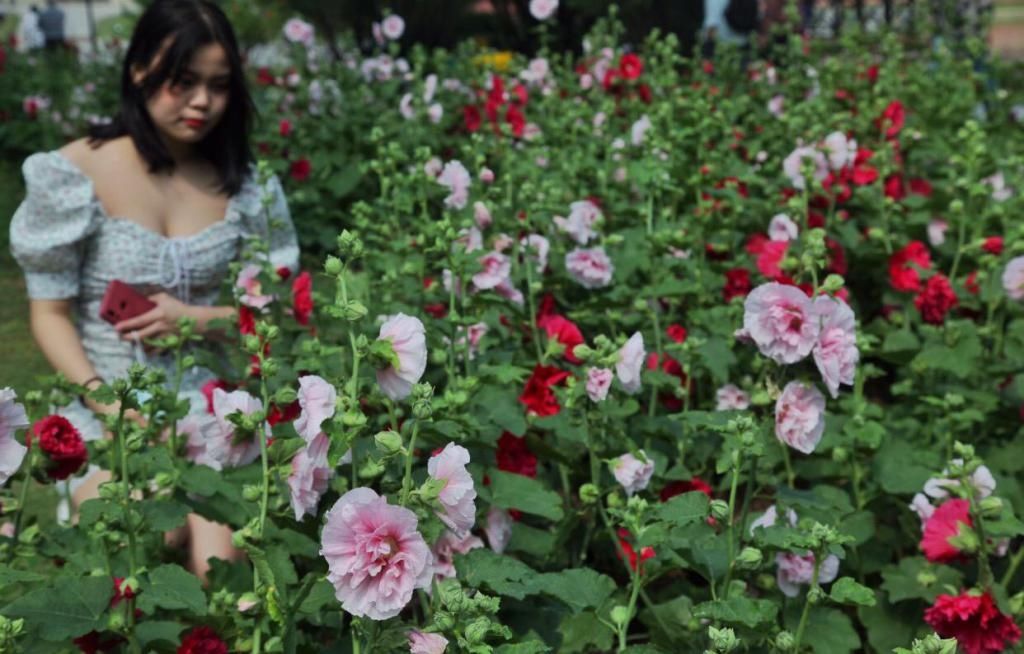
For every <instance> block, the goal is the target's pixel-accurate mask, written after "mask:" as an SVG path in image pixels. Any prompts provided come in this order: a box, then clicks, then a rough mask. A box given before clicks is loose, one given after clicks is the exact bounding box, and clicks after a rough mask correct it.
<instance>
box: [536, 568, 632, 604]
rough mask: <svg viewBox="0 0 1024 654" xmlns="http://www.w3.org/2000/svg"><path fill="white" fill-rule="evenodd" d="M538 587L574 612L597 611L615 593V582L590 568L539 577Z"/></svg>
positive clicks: (551, 573) (574, 569) (550, 573)
mask: <svg viewBox="0 0 1024 654" xmlns="http://www.w3.org/2000/svg"><path fill="white" fill-rule="evenodd" d="M536 587H537V588H538V590H541V591H543V592H545V593H547V594H548V595H553V596H555V597H557V598H558V599H560V600H562V601H563V602H565V603H566V604H568V605H569V608H571V609H572V610H573V612H576V613H578V612H580V611H582V610H584V609H596V608H598V607H600V606H601V605H602V604H603V603H604V601H605V600H607V599H608V598H609V597H611V594H612V593H614V592H615V588H616V586H615V581H613V580H612V578H611V577H608V576H606V575H603V574H601V573H599V572H597V571H596V570H592V569H590V568H572V569H570V570H564V571H562V572H549V573H546V574H542V575H539V577H538V578H537V581H536Z"/></svg>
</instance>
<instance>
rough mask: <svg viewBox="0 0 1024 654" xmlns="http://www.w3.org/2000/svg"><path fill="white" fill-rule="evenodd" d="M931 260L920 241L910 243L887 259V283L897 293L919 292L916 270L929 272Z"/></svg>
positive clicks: (919, 280) (919, 278)
mask: <svg viewBox="0 0 1024 654" xmlns="http://www.w3.org/2000/svg"><path fill="white" fill-rule="evenodd" d="M931 267H932V259H931V256H930V255H929V254H928V248H927V246H925V244H924V243H922V242H921V241H911V242H910V243H907V245H906V246H905V247H904V248H903V249H902V250H898V251H896V252H894V253H893V255H892V256H891V257H889V283H890V284H891V285H892V287H893V288H894V289H896V290H897V291H913V292H917V291H920V290H921V277H920V275H919V273H918V268H921V269H923V270H931Z"/></svg>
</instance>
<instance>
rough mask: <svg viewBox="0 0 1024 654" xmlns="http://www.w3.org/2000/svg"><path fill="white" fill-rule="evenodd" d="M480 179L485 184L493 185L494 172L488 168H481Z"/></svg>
mask: <svg viewBox="0 0 1024 654" xmlns="http://www.w3.org/2000/svg"><path fill="white" fill-rule="evenodd" d="M479 177H480V181H481V182H483V183H484V184H491V183H493V182H494V171H493V170H491V169H490V168H486V167H485V168H481V169H480V175H479Z"/></svg>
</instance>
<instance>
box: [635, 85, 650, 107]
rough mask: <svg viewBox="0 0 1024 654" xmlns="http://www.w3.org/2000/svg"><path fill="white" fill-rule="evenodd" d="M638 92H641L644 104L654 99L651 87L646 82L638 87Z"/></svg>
mask: <svg viewBox="0 0 1024 654" xmlns="http://www.w3.org/2000/svg"><path fill="white" fill-rule="evenodd" d="M636 92H637V93H638V94H640V99H641V100H643V102H644V104H651V102H652V101H653V100H654V94H653V93H651V87H649V86H647V85H646V84H641V85H640V86H638V87H636Z"/></svg>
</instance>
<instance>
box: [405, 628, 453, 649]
mask: <svg viewBox="0 0 1024 654" xmlns="http://www.w3.org/2000/svg"><path fill="white" fill-rule="evenodd" d="M447 647H448V639H447V638H445V637H444V636H442V635H441V634H428V633H425V632H422V631H416V630H415V629H413V630H412V631H410V632H409V654H444V651H445V649H447Z"/></svg>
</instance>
